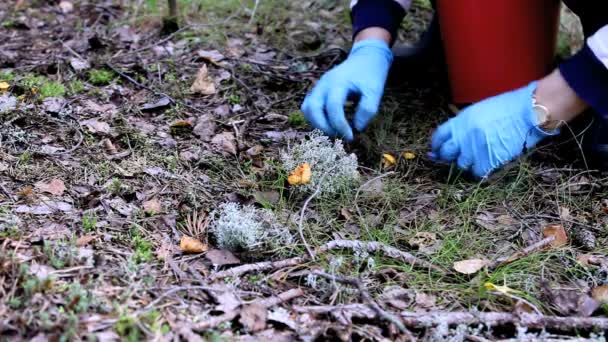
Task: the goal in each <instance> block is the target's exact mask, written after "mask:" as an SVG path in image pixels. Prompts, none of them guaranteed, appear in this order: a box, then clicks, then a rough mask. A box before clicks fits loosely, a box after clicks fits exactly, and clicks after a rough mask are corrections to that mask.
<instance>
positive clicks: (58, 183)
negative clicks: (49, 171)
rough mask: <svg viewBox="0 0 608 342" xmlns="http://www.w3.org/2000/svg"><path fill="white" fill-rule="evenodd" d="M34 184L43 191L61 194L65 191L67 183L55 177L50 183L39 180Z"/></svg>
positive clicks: (56, 194)
mask: <svg viewBox="0 0 608 342" xmlns="http://www.w3.org/2000/svg"><path fill="white" fill-rule="evenodd" d="M34 186H35V187H36V189H38V190H39V191H41V192H48V193H49V194H51V195H55V196H61V195H62V194H63V192H64V191H65V184H63V181H62V180H61V179H58V178H53V179H51V180H50V181H49V182H48V183H45V182H38V183H36V184H34Z"/></svg>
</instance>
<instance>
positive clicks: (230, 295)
mask: <svg viewBox="0 0 608 342" xmlns="http://www.w3.org/2000/svg"><path fill="white" fill-rule="evenodd" d="M216 300H217V303H218V304H219V305H218V306H217V307H216V308H215V309H216V310H218V311H223V312H230V311H233V310H236V309H237V308H238V307H239V306H241V300H240V299H239V298H238V297H237V296H236V295H235V294H234V292H230V291H225V292H222V293H221V294H219V295H218V296H217V297H216Z"/></svg>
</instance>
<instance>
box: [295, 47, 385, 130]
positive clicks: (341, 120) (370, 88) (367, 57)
mask: <svg viewBox="0 0 608 342" xmlns="http://www.w3.org/2000/svg"><path fill="white" fill-rule="evenodd" d="M392 61H393V53H392V52H391V50H390V48H389V46H388V44H387V43H386V42H384V41H382V40H380V39H367V40H363V41H360V42H357V43H355V45H353V48H352V50H351V52H350V54H349V56H348V58H347V59H346V60H345V61H344V62H342V63H341V64H340V65H338V66H336V67H334V68H333V69H331V70H329V71H328V72H327V73H326V74H325V75H323V77H321V79H320V80H319V82H317V84H316V85H315V87H314V89H313V90H312V92H311V93H310V94H308V95H307V96H306V98H305V99H304V103H302V112H303V113H304V117H305V118H306V120H307V121H308V122H309V123H310V124H311V125H312V126H313V127H314V128H318V129H320V130H321V131H323V132H324V133H325V134H327V135H329V136H337V137H342V138H344V139H346V140H348V141H352V140H353V130H352V128H351V126H350V125H349V123H348V121H347V120H346V116H345V115H344V104H345V103H346V100H347V98H348V97H349V95H359V96H360V99H359V105H358V107H357V111H356V112H355V116H354V119H353V124H354V127H355V129H357V130H358V131H362V130H363V129H365V127H366V126H367V124H368V123H369V122H370V121H371V120H372V119H373V118H374V116H375V115H376V113H377V112H378V107H379V106H380V99H381V98H382V94H383V92H384V84H385V83H386V77H387V75H388V70H389V68H390V65H391V63H392Z"/></svg>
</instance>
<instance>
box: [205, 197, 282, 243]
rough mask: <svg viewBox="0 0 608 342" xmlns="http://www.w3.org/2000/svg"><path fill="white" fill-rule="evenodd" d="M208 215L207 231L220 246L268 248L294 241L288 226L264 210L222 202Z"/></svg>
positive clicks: (270, 212)
mask: <svg viewBox="0 0 608 342" xmlns="http://www.w3.org/2000/svg"><path fill="white" fill-rule="evenodd" d="M210 217H211V222H210V226H209V227H210V232H211V234H213V236H214V237H215V241H216V243H217V245H218V247H220V248H222V249H227V250H230V251H233V252H243V251H249V252H251V251H256V252H257V251H271V250H275V249H278V248H281V247H284V246H288V245H290V244H291V243H292V241H293V236H292V234H291V233H290V232H289V229H287V227H286V226H284V225H282V224H281V223H279V221H278V219H277V218H276V216H275V215H274V213H273V212H272V211H270V210H267V209H257V208H255V207H253V206H249V205H247V206H242V207H241V206H240V205H239V204H237V203H224V204H221V205H220V206H219V207H218V208H217V209H216V210H214V211H213V212H211V215H210Z"/></svg>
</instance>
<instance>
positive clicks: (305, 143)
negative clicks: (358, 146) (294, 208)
mask: <svg viewBox="0 0 608 342" xmlns="http://www.w3.org/2000/svg"><path fill="white" fill-rule="evenodd" d="M281 161H282V163H283V167H284V168H285V170H287V171H288V172H291V171H293V170H294V169H295V168H296V167H298V166H299V165H302V164H304V163H308V164H309V165H310V168H311V170H312V176H311V179H310V182H309V183H307V184H303V185H298V186H296V187H295V188H296V189H297V190H298V191H302V192H314V191H315V190H316V189H317V187H318V186H319V183H320V182H321V178H323V175H325V174H327V175H326V176H325V178H324V179H323V182H322V183H321V188H320V193H321V194H331V193H336V192H338V191H339V190H340V189H344V188H346V187H349V186H352V185H353V184H354V183H356V182H357V181H358V179H359V172H358V171H357V167H358V164H357V156H355V155H354V154H352V153H351V154H348V153H346V151H345V150H344V145H343V144H342V141H341V140H338V139H336V140H335V141H334V142H332V141H331V140H330V139H329V138H328V137H327V136H325V135H323V133H322V132H321V131H319V130H315V131H313V132H312V133H311V134H310V135H309V137H308V139H303V140H302V141H300V142H299V143H298V144H296V145H294V146H290V147H289V148H288V149H287V151H282V153H281Z"/></svg>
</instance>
